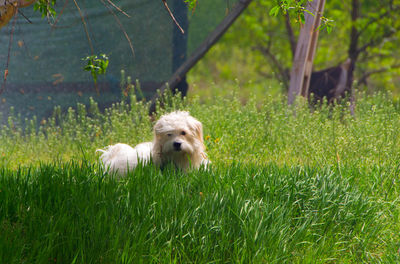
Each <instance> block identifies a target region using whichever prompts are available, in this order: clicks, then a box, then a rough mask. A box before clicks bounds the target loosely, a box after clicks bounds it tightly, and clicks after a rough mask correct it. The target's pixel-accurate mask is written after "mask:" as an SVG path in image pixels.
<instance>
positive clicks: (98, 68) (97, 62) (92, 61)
mask: <svg viewBox="0 0 400 264" xmlns="http://www.w3.org/2000/svg"><path fill="white" fill-rule="evenodd" d="M83 60H85V61H87V64H86V66H85V67H84V68H83V69H84V70H85V71H88V72H90V74H91V75H92V77H93V80H94V83H95V84H96V83H97V75H99V74H103V75H104V74H106V71H107V67H108V63H109V61H108V57H107V55H105V54H100V58H99V57H98V56H97V55H92V56H88V57H86V58H84V59H83Z"/></svg>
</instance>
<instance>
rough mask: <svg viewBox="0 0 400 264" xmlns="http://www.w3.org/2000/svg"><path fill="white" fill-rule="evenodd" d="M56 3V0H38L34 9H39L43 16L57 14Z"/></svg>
mask: <svg viewBox="0 0 400 264" xmlns="http://www.w3.org/2000/svg"><path fill="white" fill-rule="evenodd" d="M55 4H56V0H37V1H36V2H35V5H34V6H33V9H34V10H35V11H39V13H41V14H42V18H44V17H47V16H55V15H56V10H55V9H54V5H55Z"/></svg>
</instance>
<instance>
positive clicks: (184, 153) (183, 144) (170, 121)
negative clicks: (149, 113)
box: [153, 111, 205, 169]
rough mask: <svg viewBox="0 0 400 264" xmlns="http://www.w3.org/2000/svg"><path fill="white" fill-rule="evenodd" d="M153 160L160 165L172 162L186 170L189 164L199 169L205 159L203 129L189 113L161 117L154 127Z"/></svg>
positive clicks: (178, 112) (173, 113)
mask: <svg viewBox="0 0 400 264" xmlns="http://www.w3.org/2000/svg"><path fill="white" fill-rule="evenodd" d="M154 137H155V138H154V149H153V159H154V160H155V161H156V162H157V161H158V162H159V163H161V164H162V163H165V162H170V161H172V162H173V163H174V164H175V165H176V166H178V167H180V168H183V169H186V168H187V167H189V166H190V165H189V163H190V164H191V165H192V166H194V167H198V166H199V165H198V163H200V162H201V160H202V159H203V157H202V155H204V149H205V147H204V143H203V127H202V124H201V122H200V121H198V120H197V119H195V118H194V117H192V116H190V115H189V113H188V112H183V111H177V112H172V113H170V114H166V115H163V116H161V118H160V119H159V120H158V121H157V123H156V124H155V126H154Z"/></svg>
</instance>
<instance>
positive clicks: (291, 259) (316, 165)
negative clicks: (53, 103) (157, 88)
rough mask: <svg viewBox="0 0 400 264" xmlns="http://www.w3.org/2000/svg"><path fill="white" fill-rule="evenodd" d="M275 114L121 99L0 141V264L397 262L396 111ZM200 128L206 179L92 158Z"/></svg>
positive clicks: (365, 99) (0, 135)
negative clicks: (118, 167) (179, 127)
mask: <svg viewBox="0 0 400 264" xmlns="http://www.w3.org/2000/svg"><path fill="white" fill-rule="evenodd" d="M391 98H392V97H391V95H389V94H385V93H377V94H374V95H365V94H363V93H359V94H357V106H356V111H355V114H354V115H351V114H350V112H349V108H348V105H346V104H345V103H344V104H339V105H337V106H335V107H332V106H328V105H326V104H322V105H321V106H318V107H314V108H310V107H309V106H308V105H307V104H306V103H305V102H303V101H302V100H298V101H297V102H296V106H293V107H288V106H287V104H286V98H285V97H284V96H273V97H272V96H266V97H265V98H263V99H260V98H259V97H258V98H256V97H250V99H246V100H243V99H242V98H241V97H240V96H238V94H237V93H236V92H235V89H233V92H232V93H230V94H227V95H224V96H219V95H218V96H215V97H213V98H211V99H207V100H204V98H200V97H196V96H191V97H190V98H188V99H184V100H181V99H180V98H179V97H173V96H171V95H166V97H165V108H164V109H163V110H161V111H160V112H158V113H157V114H156V116H155V117H154V118H150V117H149V116H148V114H147V105H146V103H145V102H139V101H137V100H136V97H135V96H134V95H133V94H132V95H130V96H128V97H127V98H123V100H122V101H121V102H120V103H117V104H114V105H113V106H112V107H111V108H109V109H106V110H105V111H104V112H100V111H99V109H98V107H97V104H96V102H94V101H93V100H91V102H90V105H88V106H87V107H86V106H84V105H81V104H79V105H77V107H76V108H75V109H72V108H70V109H69V110H68V112H67V113H62V112H61V110H60V108H56V109H55V111H54V114H53V116H52V117H50V118H49V119H46V120H40V121H38V120H35V119H33V120H20V118H19V117H18V116H13V115H10V116H9V118H8V124H7V125H6V126H3V127H2V129H1V132H0V142H1V144H0V234H1V235H0V262H1V263H361V262H364V263H379V262H384V263H395V262H399V261H400V253H399V250H400V243H399V241H400V240H399V234H400V224H399V223H400V221H399V212H400V210H399V209H400V207H399V206H400V205H399V197H400V193H399V192H400V187H399V177H398V176H399V171H400V169H399V166H400V152H399V149H400V140H399V133H400V132H399V131H400V105H399V103H398V102H394V101H393V100H392V99H391ZM174 109H180V110H188V111H190V113H191V114H192V115H193V116H195V117H197V118H198V119H199V120H200V121H201V122H202V123H203V126H204V139H205V144H206V147H207V153H208V155H209V158H210V160H211V161H212V167H211V168H210V169H209V170H200V171H195V172H190V173H187V174H184V173H181V172H179V171H175V170H174V169H172V168H170V169H166V170H164V171H160V170H159V169H158V168H154V166H152V165H149V166H144V167H139V168H137V170H135V171H134V172H132V173H131V174H130V175H128V176H127V177H125V178H116V177H114V176H115V175H110V174H108V173H107V172H105V171H104V170H103V169H102V168H101V166H100V164H99V162H98V154H96V153H95V150H96V149H97V148H100V147H104V146H106V145H109V144H113V143H117V142H125V143H128V144H131V145H135V144H137V143H139V142H142V141H148V140H152V125H153V123H154V120H156V119H157V117H158V116H160V115H161V114H163V113H165V112H169V111H172V110H174Z"/></svg>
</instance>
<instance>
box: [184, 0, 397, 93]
mask: <svg viewBox="0 0 400 264" xmlns="http://www.w3.org/2000/svg"><path fill="white" fill-rule="evenodd" d="M282 3H284V2H281V1H279V2H278V1H270V0H257V1H253V2H252V3H251V4H250V5H249V7H248V8H247V10H245V12H244V13H243V15H242V16H240V17H239V18H238V20H237V21H236V22H235V24H234V25H233V26H232V28H231V29H230V30H229V31H228V32H227V33H226V34H225V36H224V37H223V38H222V39H221V41H219V43H218V44H216V46H215V47H214V48H213V49H211V51H210V52H209V55H207V56H206V57H205V59H203V61H202V62H201V65H197V66H195V69H194V70H193V71H192V73H193V74H194V75H197V74H198V73H199V74H201V75H203V67H204V68H205V69H207V68H210V69H213V71H211V73H209V74H208V76H210V77H208V76H203V78H210V79H211V81H214V82H218V84H220V83H219V82H221V83H224V82H226V81H230V80H233V79H234V78H239V79H240V80H241V81H242V82H247V81H252V82H266V83H268V82H276V81H277V80H278V82H280V83H281V84H282V91H283V92H286V89H287V88H288V81H289V73H290V69H291V66H292V60H293V57H294V48H293V45H292V43H291V42H293V44H296V43H295V42H296V41H297V36H298V33H299V27H300V24H299V23H297V22H298V20H299V18H298V16H297V15H296V12H295V10H296V8H289V11H288V12H287V13H286V14H285V13H284V12H282V8H281V7H280V4H282ZM285 3H292V4H291V5H290V6H296V3H298V2H285ZM278 7H279V8H278ZM351 10H352V6H351V3H350V2H346V1H337V0H335V1H326V4H325V9H324V16H325V17H326V18H329V24H330V25H331V28H332V31H331V32H330V33H329V34H328V32H327V31H325V30H321V31H320V34H319V35H320V36H319V39H318V49H317V52H316V56H315V60H314V70H322V69H325V68H329V67H332V66H336V65H338V64H340V63H342V62H344V61H345V60H346V59H347V58H348V56H349V46H350V42H351V30H352V25H356V27H357V29H358V30H359V33H358V34H359V38H360V39H359V43H358V46H357V49H359V50H360V51H361V53H360V56H359V58H358V61H357V64H356V69H355V78H354V79H355V85H356V88H358V89H366V90H367V91H368V92H373V91H376V90H391V91H393V93H394V94H396V95H398V94H399V93H400V89H399V88H398V87H399V81H398V76H399V75H400V66H399V65H400V54H399V52H398V50H397V48H396V47H397V46H399V45H400V31H399V27H400V24H399V21H400V19H399V15H400V12H398V11H399V6H398V4H394V3H393V4H391V1H382V2H379V6H378V7H377V6H376V3H375V2H373V1H360V2H359V17H358V18H357V21H356V22H355V23H352V21H351ZM269 13H271V14H274V15H275V14H276V16H271V15H269ZM288 18H289V20H288ZM288 21H289V23H288ZM288 25H290V26H288ZM323 26H324V25H323ZM290 31H292V34H293V35H292V36H293V38H292V37H291V35H290V34H289V32H290ZM238 50H240V52H241V54H238V52H237V51H238ZM232 52H235V56H234V57H232ZM232 64H233V65H235V67H230V68H238V69H237V70H236V71H235V74H234V75H233V77H231V76H225V75H224V74H223V71H224V70H225V68H226V67H229V65H232ZM240 67H241V68H243V70H245V69H246V68H251V72H250V74H249V75H250V76H251V77H248V76H247V75H248V74H245V73H243V70H241V69H240ZM205 69H204V70H205ZM254 72H256V73H258V76H254ZM214 76H215V77H214ZM273 88H275V86H273Z"/></svg>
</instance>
